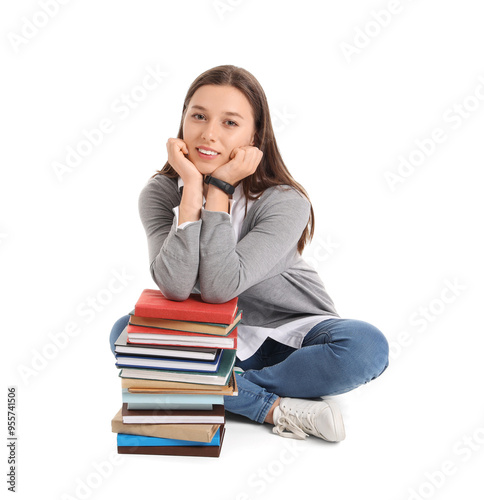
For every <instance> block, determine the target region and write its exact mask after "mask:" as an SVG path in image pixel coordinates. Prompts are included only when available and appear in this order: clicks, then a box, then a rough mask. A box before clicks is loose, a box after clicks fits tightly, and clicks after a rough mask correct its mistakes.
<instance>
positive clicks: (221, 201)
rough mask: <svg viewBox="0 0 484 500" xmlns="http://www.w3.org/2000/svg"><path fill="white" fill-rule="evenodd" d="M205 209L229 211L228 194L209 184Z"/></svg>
mask: <svg viewBox="0 0 484 500" xmlns="http://www.w3.org/2000/svg"><path fill="white" fill-rule="evenodd" d="M205 210H208V211H210V212H227V213H229V195H228V194H227V193H225V192H224V191H222V190H221V189H219V188H218V187H216V186H214V185H212V184H210V185H209V186H208V191H207V200H206V202H205Z"/></svg>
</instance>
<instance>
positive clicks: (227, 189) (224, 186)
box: [204, 175, 235, 194]
mask: <svg viewBox="0 0 484 500" xmlns="http://www.w3.org/2000/svg"><path fill="white" fill-rule="evenodd" d="M204 182H205V184H212V185H213V186H215V187H218V188H219V189H221V190H222V191H223V192H224V193H227V194H233V192H234V191H235V187H234V186H232V184H229V183H228V182H225V181H223V180H221V179H217V178H216V177H212V176H211V175H207V176H206V177H205V180H204Z"/></svg>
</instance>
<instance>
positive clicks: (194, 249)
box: [111, 65, 388, 441]
mask: <svg viewBox="0 0 484 500" xmlns="http://www.w3.org/2000/svg"><path fill="white" fill-rule="evenodd" d="M167 149H168V162H167V163H166V164H165V165H164V167H163V168H162V169H161V170H160V171H159V172H157V173H156V174H155V175H154V176H153V177H152V178H151V179H150V180H149V181H148V183H147V185H146V186H145V187H144V188H143V190H142V192H141V194H140V198H139V210H140V217H141V220H142V223H143V226H144V228H145V231H146V234H147V238H148V249H149V262H150V271H151V275H152V277H153V280H154V281H155V283H156V285H157V286H158V287H159V289H160V290H161V292H162V293H163V294H164V295H165V296H166V297H168V298H169V299H172V300H185V299H186V298H187V297H188V296H189V294H190V293H200V294H201V298H202V300H204V301H206V302H213V303H221V302H226V301H228V300H230V299H232V298H233V297H238V299H239V301H238V304H239V308H240V309H242V310H243V315H242V321H241V323H240V325H239V327H238V348H237V362H236V365H237V367H238V368H239V370H238V371H239V373H237V374H236V378H237V384H238V388H239V395H238V396H237V397H225V400H224V403H225V408H226V409H227V410H228V411H230V412H233V413H238V414H240V415H244V416H246V417H248V418H250V419H252V420H254V421H256V422H259V423H263V422H269V423H270V424H273V425H274V427H273V431H274V432H275V433H277V434H279V435H281V436H286V437H293V438H299V439H305V438H306V436H307V435H308V434H312V435H314V436H317V437H320V438H322V439H325V440H327V441H341V440H342V439H344V438H345V430H344V424H343V419H342V415H341V412H340V410H339V409H338V406H337V405H336V403H335V402H334V400H324V399H322V398H324V397H325V396H329V395H335V394H341V393H344V392H346V391H350V390H352V389H354V388H356V387H358V386H359V385H361V384H364V383H367V382H369V381H370V380H372V379H374V378H376V377H378V376H379V375H380V374H381V373H382V372H383V371H384V370H385V369H386V367H387V365H388V343H387V341H386V339H385V337H384V336H383V334H382V333H381V332H380V331H379V330H378V329H377V328H375V327H374V326H372V325H370V324H369V323H366V322H363V321H359V320H353V319H343V318H340V316H339V315H338V313H337V312H336V309H335V307H334V304H333V301H332V300H331V298H330V297H329V295H328V293H327V292H326V290H325V288H324V285H323V283H322V281H321V279H320V277H319V275H318V274H317V272H316V271H315V270H314V269H313V268H312V267H310V266H309V265H308V264H307V263H306V262H305V261H304V260H303V258H302V257H301V253H302V251H303V249H304V246H305V245H306V244H307V243H308V242H309V241H310V240H311V238H312V236H313V233H314V213H313V209H312V206H311V203H310V201H309V198H308V195H307V193H306V191H305V190H304V188H303V187H302V186H301V185H300V184H298V183H297V182H296V181H295V180H294V179H293V177H292V176H291V174H290V173H289V171H288V169H287V168H286V166H285V164H284V162H283V160H282V157H281V155H280V153H279V150H278V148H277V144H276V139H275V137H274V132H273V129H272V124H271V118H270V113H269V107H268V104H267V100H266V96H265V93H264V91H263V89H262V87H261V86H260V84H259V82H258V81H257V80H256V79H255V78H254V76H253V75H252V74H250V73H249V72H248V71H246V70H244V69H242V68H239V67H236V66H232V65H225V66H218V67H215V68H212V69H210V70H208V71H206V72H204V73H203V74H201V75H200V76H199V77H198V78H197V79H196V80H195V81H194V82H193V83H192V85H191V87H190V88H189V90H188V93H187V95H186V98H185V102H184V104H183V112H182V117H181V123H180V129H179V131H178V137H177V138H171V139H169V140H168V142H167ZM220 181H223V183H221V182H220ZM128 318H129V317H128V316H125V317H123V318H121V319H120V320H118V321H117V322H116V324H115V325H114V327H113V331H112V333H111V348H112V349H114V348H113V344H114V341H115V339H116V338H117V337H118V336H119V334H120V332H121V331H122V330H123V328H124V327H125V326H126V323H127V321H128Z"/></svg>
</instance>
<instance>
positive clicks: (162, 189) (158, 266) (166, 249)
mask: <svg viewBox="0 0 484 500" xmlns="http://www.w3.org/2000/svg"><path fill="white" fill-rule="evenodd" d="M155 179H156V178H155ZM170 183H171V184H173V183H172V182H171V181H170V180H169V179H167V178H165V179H159V180H156V181H155V180H154V179H151V180H150V181H149V182H148V183H147V184H146V186H145V187H144V188H143V190H142V191H141V193H140V196H139V199H138V208H139V215H140V218H141V222H142V224H143V227H144V229H145V232H146V236H147V239H148V253H149V262H150V273H151V276H152V278H153V281H154V282H155V283H156V285H157V286H158V288H159V289H160V290H161V292H162V293H163V295H165V296H166V297H167V298H168V299H171V300H185V299H187V298H188V296H189V295H190V293H191V292H192V290H193V287H194V286H195V283H196V282H197V279H198V267H199V239H200V228H201V225H202V221H201V220H198V221H195V222H193V223H192V224H188V225H187V226H186V227H184V228H183V229H180V228H178V231H177V227H176V224H177V218H176V217H175V215H174V213H173V208H174V206H175V205H176V204H178V202H179V200H178V199H177V198H176V197H175V195H174V193H176V187H175V186H171V184H170Z"/></svg>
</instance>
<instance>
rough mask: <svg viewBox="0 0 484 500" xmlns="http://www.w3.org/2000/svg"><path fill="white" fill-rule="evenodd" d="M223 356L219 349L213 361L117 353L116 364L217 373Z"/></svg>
mask: <svg viewBox="0 0 484 500" xmlns="http://www.w3.org/2000/svg"><path fill="white" fill-rule="evenodd" d="M221 358H222V350H219V351H218V352H217V354H216V356H215V359H214V360H213V361H201V360H198V359H173V358H163V357H159V356H132V355H129V354H116V366H118V367H133V368H155V369H159V370H160V369H161V370H175V371H178V370H180V371H188V372H207V373H216V372H217V370H218V367H219V365H220V360H221Z"/></svg>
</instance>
